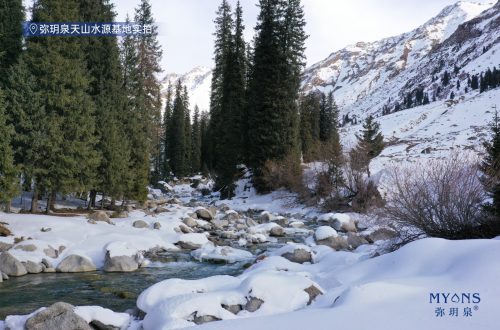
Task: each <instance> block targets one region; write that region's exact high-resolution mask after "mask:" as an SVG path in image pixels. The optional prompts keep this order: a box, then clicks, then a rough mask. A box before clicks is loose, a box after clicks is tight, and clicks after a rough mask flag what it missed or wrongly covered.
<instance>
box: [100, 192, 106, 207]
mask: <svg viewBox="0 0 500 330" xmlns="http://www.w3.org/2000/svg"><path fill="white" fill-rule="evenodd" d="M104 196H106V195H105V194H104V192H103V193H102V198H101V210H102V209H104Z"/></svg>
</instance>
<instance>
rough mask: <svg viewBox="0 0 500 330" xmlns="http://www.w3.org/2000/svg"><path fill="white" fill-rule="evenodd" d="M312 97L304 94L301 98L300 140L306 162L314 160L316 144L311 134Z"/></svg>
mask: <svg viewBox="0 0 500 330" xmlns="http://www.w3.org/2000/svg"><path fill="white" fill-rule="evenodd" d="M309 102H310V98H309V97H307V96H302V98H301V99H300V107H299V109H300V140H301V141H300V142H301V151H302V155H303V158H304V162H306V163H308V162H310V161H312V159H311V158H310V156H311V152H312V149H313V146H314V142H315V141H314V139H313V138H312V134H311V131H312V129H311V126H312V125H311V111H310V106H309Z"/></svg>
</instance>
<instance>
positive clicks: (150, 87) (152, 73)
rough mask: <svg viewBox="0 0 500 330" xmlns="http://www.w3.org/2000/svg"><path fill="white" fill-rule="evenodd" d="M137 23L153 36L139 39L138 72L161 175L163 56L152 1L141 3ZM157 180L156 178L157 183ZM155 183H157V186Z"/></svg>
mask: <svg viewBox="0 0 500 330" xmlns="http://www.w3.org/2000/svg"><path fill="white" fill-rule="evenodd" d="M134 20H135V22H137V23H140V24H141V25H143V26H144V25H150V26H152V29H151V31H152V32H151V33H149V34H144V35H140V36H137V37H136V38H135V41H136V49H137V57H138V62H137V68H138V73H139V78H140V81H141V84H142V88H143V95H142V99H143V100H142V105H141V106H142V107H143V108H144V110H143V111H144V118H143V120H145V121H146V123H147V127H148V138H149V146H150V147H149V152H150V154H151V158H152V162H153V165H154V169H155V172H156V173H158V171H159V167H160V165H159V164H160V163H161V160H160V159H159V158H161V150H160V146H161V136H162V134H161V126H162V125H161V113H162V101H161V83H160V81H159V80H158V77H157V76H158V74H160V73H161V72H163V71H162V69H161V65H160V62H161V59H162V56H163V52H162V50H161V45H160V43H159V41H158V26H156V25H154V23H155V19H154V17H153V12H152V6H151V4H150V1H149V0H141V3H140V4H139V7H138V8H136V9H135V16H134ZM156 179H158V176H157V175H155V180H156ZM155 183H156V182H155Z"/></svg>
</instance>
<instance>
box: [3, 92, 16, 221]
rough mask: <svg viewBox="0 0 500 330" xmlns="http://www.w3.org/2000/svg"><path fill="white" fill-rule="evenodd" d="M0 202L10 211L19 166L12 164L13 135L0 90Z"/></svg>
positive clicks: (14, 194) (14, 195)
mask: <svg viewBox="0 0 500 330" xmlns="http://www.w3.org/2000/svg"><path fill="white" fill-rule="evenodd" d="M0 132H2V134H0V203H2V204H4V205H5V210H6V211H7V213H10V206H11V201H12V199H13V198H15V197H17V196H19V194H20V192H21V186H20V167H19V166H16V165H15V164H14V151H13V150H12V147H11V138H12V136H13V135H14V129H13V127H12V126H10V125H7V122H6V115H5V100H4V97H3V91H1V90H0Z"/></svg>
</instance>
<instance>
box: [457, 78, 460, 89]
mask: <svg viewBox="0 0 500 330" xmlns="http://www.w3.org/2000/svg"><path fill="white" fill-rule="evenodd" d="M457 90H460V80H457Z"/></svg>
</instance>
